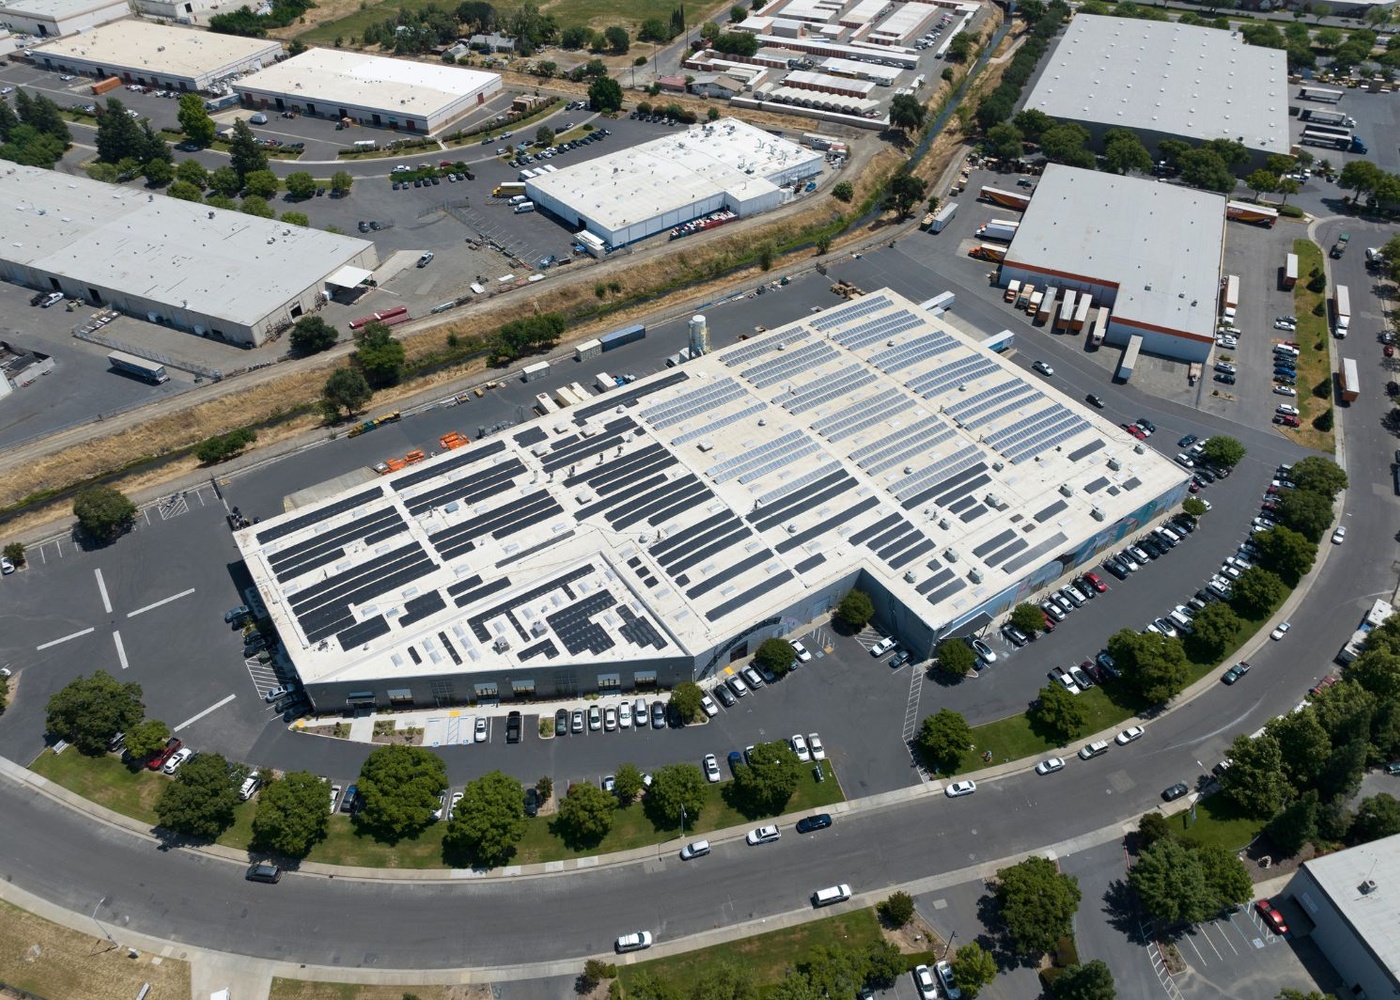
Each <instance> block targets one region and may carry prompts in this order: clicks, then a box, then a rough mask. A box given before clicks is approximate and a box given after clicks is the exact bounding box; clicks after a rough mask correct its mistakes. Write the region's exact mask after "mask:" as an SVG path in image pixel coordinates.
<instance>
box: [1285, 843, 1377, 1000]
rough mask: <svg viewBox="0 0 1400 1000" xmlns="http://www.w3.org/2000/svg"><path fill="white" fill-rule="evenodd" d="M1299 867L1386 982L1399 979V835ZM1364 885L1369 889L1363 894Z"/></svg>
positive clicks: (1330, 855) (1327, 856) (1329, 855)
mask: <svg viewBox="0 0 1400 1000" xmlns="http://www.w3.org/2000/svg"><path fill="white" fill-rule="evenodd" d="M1303 867H1304V868H1306V869H1307V870H1308V873H1309V874H1310V875H1312V877H1313V878H1314V879H1315V880H1316V881H1317V884H1318V885H1319V886H1321V887H1322V889H1323V890H1324V891H1325V892H1326V893H1327V897H1328V898H1329V899H1330V900H1331V901H1332V905H1333V906H1335V907H1336V908H1337V909H1338V911H1340V912H1341V914H1342V916H1343V917H1345V918H1346V920H1347V922H1348V923H1349V924H1351V928H1352V930H1353V931H1354V932H1355V933H1356V935H1357V937H1359V938H1361V939H1362V940H1363V941H1364V942H1365V943H1366V945H1367V946H1368V947H1369V948H1370V949H1371V951H1372V952H1373V953H1374V954H1375V956H1376V958H1377V959H1378V960H1379V961H1380V963H1381V964H1382V965H1383V966H1384V967H1385V969H1386V970H1387V971H1389V973H1390V975H1391V977H1392V978H1395V979H1400V834H1397V835H1395V836H1393V837H1382V838H1381V839H1380V840H1373V841H1371V842H1370V843H1369V844H1361V845H1359V846H1357V847H1349V848H1347V849H1346V850H1345V851H1336V852H1334V853H1332V854H1324V855H1323V856H1322V857H1320V858H1313V859H1312V860H1311V861H1305V862H1303ZM1368 881H1369V882H1374V883H1375V886H1374V887H1373V888H1371V889H1370V891H1368V892H1363V891H1362V886H1363V884H1365V883H1366V882H1368Z"/></svg>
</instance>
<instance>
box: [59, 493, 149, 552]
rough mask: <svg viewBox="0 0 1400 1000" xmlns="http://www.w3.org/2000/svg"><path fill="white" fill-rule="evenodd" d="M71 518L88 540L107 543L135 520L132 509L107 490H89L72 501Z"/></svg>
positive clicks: (130, 505) (131, 505) (131, 506)
mask: <svg viewBox="0 0 1400 1000" xmlns="http://www.w3.org/2000/svg"><path fill="white" fill-rule="evenodd" d="M73 516H74V517H76V518H77V519H78V527H80V528H81V529H82V530H83V533H84V534H86V535H87V536H88V537H89V538H92V539H93V540H94V541H98V542H109V541H111V540H112V539H114V538H116V537H117V536H118V535H120V534H122V533H123V532H124V531H126V530H127V529H128V528H130V527H131V525H132V523H133V522H134V521H135V520H136V505H135V504H134V503H132V502H131V501H130V500H128V499H127V497H126V494H124V493H122V492H120V491H118V490H115V489H113V488H112V487H110V486H89V487H88V488H87V489H85V490H83V491H82V492H81V493H79V494H78V495H77V496H76V497H74V498H73Z"/></svg>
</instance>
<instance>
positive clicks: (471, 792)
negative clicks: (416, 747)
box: [442, 770, 525, 866]
mask: <svg viewBox="0 0 1400 1000" xmlns="http://www.w3.org/2000/svg"><path fill="white" fill-rule="evenodd" d="M523 836H525V799H524V792H523V791H522V789H521V787H520V782H519V781H517V780H516V779H514V778H512V777H510V776H509V775H506V774H502V773H501V772H500V771H499V770H496V771H492V772H490V773H489V774H484V775H482V776H481V777H480V778H477V779H476V780H475V781H470V782H468V783H467V786H466V788H464V789H463V790H462V801H461V802H459V803H457V808H456V809H454V810H453V811H452V820H451V822H449V823H448V824H447V832H446V833H445V834H443V838H442V849H443V855H444V857H445V858H448V859H449V861H450V859H453V858H458V857H461V858H469V859H471V861H472V863H473V864H476V865H486V866H493V865H499V864H501V863H502V862H504V861H506V860H507V859H508V858H509V857H510V856H511V855H512V854H514V853H515V845H516V844H518V843H520V838H521V837H523Z"/></svg>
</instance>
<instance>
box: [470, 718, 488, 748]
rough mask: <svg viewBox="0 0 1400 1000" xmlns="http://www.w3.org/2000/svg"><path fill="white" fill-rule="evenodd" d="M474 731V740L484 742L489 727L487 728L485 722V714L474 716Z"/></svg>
mask: <svg viewBox="0 0 1400 1000" xmlns="http://www.w3.org/2000/svg"><path fill="white" fill-rule="evenodd" d="M474 732H475V734H476V736H475V738H476V742H478V743H485V742H486V737H487V735H488V734H489V733H490V728H489V726H488V724H487V722H486V716H484V715H478V716H477V717H476V726H475V729H474Z"/></svg>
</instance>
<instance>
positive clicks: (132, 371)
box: [107, 351, 170, 385]
mask: <svg viewBox="0 0 1400 1000" xmlns="http://www.w3.org/2000/svg"><path fill="white" fill-rule="evenodd" d="M107 361H108V362H109V363H110V364H111V366H112V367H113V368H115V369H116V370H117V371H119V372H125V373H126V374H128V375H134V376H136V377H137V378H139V379H142V380H143V381H146V382H150V383H151V384H152V385H160V384H161V383H162V382H169V381H170V376H169V375H167V374H166V373H165V365H163V364H161V363H160V362H159V361H147V360H146V359H145V358H138V357H136V355H134V354H127V353H126V352H125V351H113V352H112V353H111V354H109V355H107Z"/></svg>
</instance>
